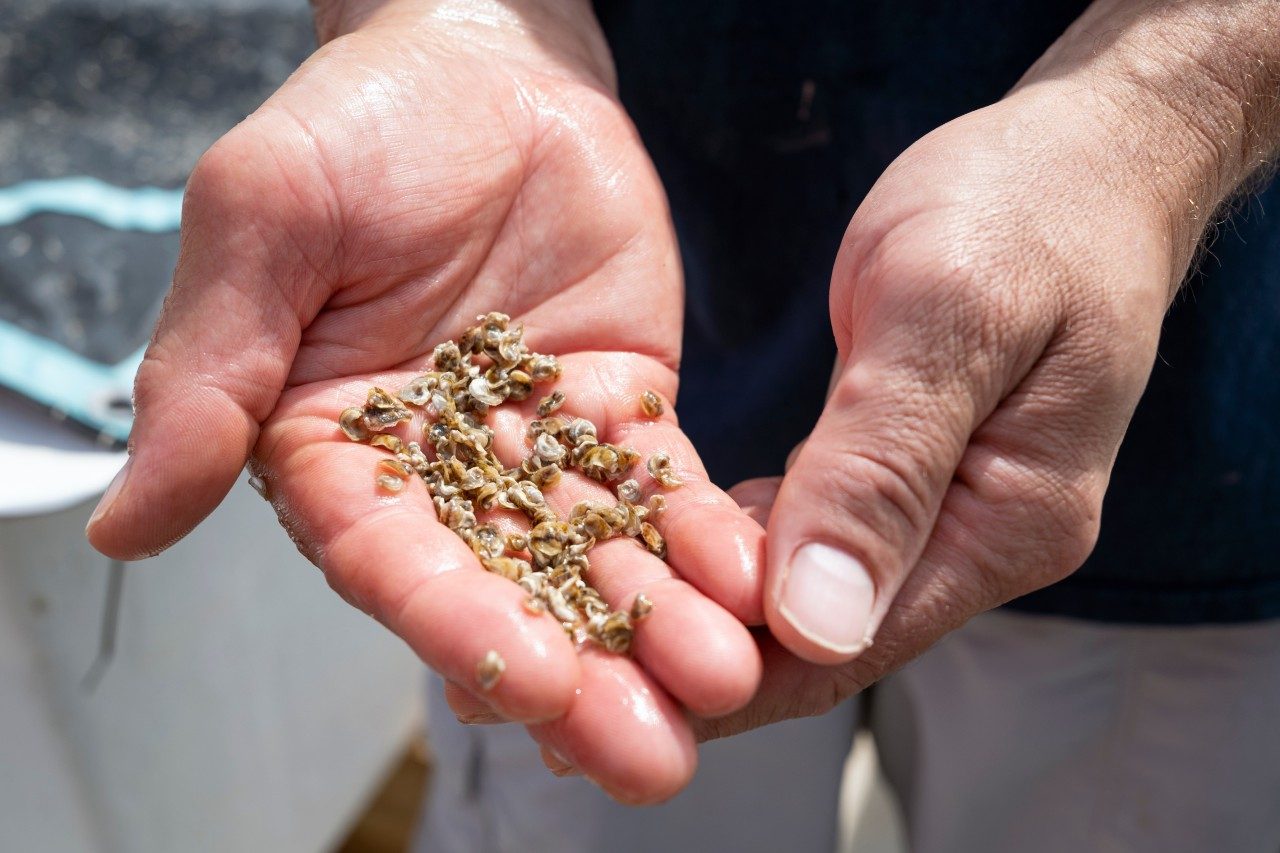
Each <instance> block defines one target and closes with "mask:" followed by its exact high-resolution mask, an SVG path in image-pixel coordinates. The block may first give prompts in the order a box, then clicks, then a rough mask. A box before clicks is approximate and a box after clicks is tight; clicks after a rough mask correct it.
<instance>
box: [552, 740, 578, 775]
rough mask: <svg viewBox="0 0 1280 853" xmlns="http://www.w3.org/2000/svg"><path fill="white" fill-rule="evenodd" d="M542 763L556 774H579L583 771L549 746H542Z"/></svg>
mask: <svg viewBox="0 0 1280 853" xmlns="http://www.w3.org/2000/svg"><path fill="white" fill-rule="evenodd" d="M542 763H543V764H545V765H546V766H547V769H548V770H550V771H551V773H552V775H554V776H578V775H580V774H581V772H582V771H580V770H578V769H577V768H576V767H574V766H573V765H572V764H570V763H569V762H568V760H567V759H566V758H565V757H564V756H563V755H561V754H560V753H558V752H556V751H555V750H554V749H552V748H551V747H549V746H544V747H542Z"/></svg>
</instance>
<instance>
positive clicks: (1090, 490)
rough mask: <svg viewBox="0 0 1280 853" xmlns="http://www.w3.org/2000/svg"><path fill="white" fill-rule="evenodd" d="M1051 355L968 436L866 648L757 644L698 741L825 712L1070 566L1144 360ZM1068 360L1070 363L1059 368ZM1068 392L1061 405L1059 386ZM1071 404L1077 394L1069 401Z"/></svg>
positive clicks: (1096, 506)
mask: <svg viewBox="0 0 1280 853" xmlns="http://www.w3.org/2000/svg"><path fill="white" fill-rule="evenodd" d="M1064 355H1065V353H1064V352H1062V351H1056V352H1051V354H1050V355H1048V356H1047V357H1046V358H1045V360H1044V361H1042V362H1041V363H1040V364H1039V365H1037V367H1036V368H1035V369H1033V370H1032V371H1031V372H1030V373H1029V374H1028V375H1027V377H1026V379H1025V380H1024V381H1023V382H1022V384H1021V385H1020V387H1019V389H1018V390H1017V391H1015V392H1014V393H1013V394H1011V395H1009V397H1008V398H1006V400H1005V401H1004V402H1003V403H1002V404H1001V406H1000V407H999V409H997V411H996V412H995V413H994V414H993V415H992V416H991V417H989V418H988V419H987V420H986V421H985V422H984V423H983V424H982V425H981V426H980V427H979V428H978V429H977V430H976V431H975V432H974V435H973V437H972V440H971V442H970V444H969V446H968V448H967V449H966V450H965V453H964V456H963V458H962V459H961V461H960V464H959V465H958V466H957V469H956V473H955V477H954V478H953V480H952V482H951V483H950V485H949V486H948V489H947V493H946V497H945V499H944V501H943V504H942V508H941V510H940V512H939V514H938V519H937V523H936V524H935V525H934V529H933V535H932V536H931V538H930V540H929V543H928V545H927V546H926V547H925V550H924V552H923V554H922V555H921V557H920V560H919V561H918V562H917V564H916V566H915V567H914V568H913V570H912V571H911V573H910V575H909V577H908V578H907V579H906V581H905V583H904V584H903V586H902V588H901V589H900V590H899V591H898V594H897V596H896V597H895V599H894V601H893V604H892V606H891V607H890V609H889V612H888V613H887V614H886V616H885V618H884V621H883V622H882V624H881V626H880V631H879V634H878V636H877V640H876V644H875V646H874V647H872V648H870V649H868V650H867V651H866V653H864V654H862V655H860V656H859V657H858V658H857V659H856V660H853V661H851V662H849V663H847V664H844V665H843V666H835V667H831V666H815V665H813V664H810V663H808V662H806V661H803V660H801V659H799V658H796V657H793V656H791V655H789V654H786V653H784V652H783V650H782V649H780V648H776V647H774V646H773V644H772V643H771V641H770V640H768V639H765V640H763V641H762V643H761V646H762V656H763V658H764V675H763V677H762V679H761V685H760V690H759V691H758V692H757V694H756V696H755V698H754V699H753V700H752V701H751V703H750V704H749V705H748V706H746V707H745V708H742V709H741V710H739V711H737V712H735V713H733V714H730V715H727V716H725V717H721V718H717V719H714V720H701V721H698V723H697V727H696V729H697V735H698V738H699V740H708V739H711V738H716V737H725V736H729V735H733V734H737V733H739V732H742V731H746V730H749V729H753V728H757V727H759V726H762V725H767V724H769V723H773V722H777V721H779V720H782V719H787V718H790V717H794V716H806V715H811V714H819V713H823V712H825V711H826V710H827V709H829V708H830V707H831V706H832V705H834V704H835V703H837V702H840V701H843V700H844V699H846V698H848V697H850V696H852V695H854V694H856V693H858V692H859V691H861V690H863V689H865V688H866V687H868V686H870V685H871V684H874V683H875V682H876V681H877V680H879V679H880V678H883V677H884V676H885V675H887V674H889V673H890V672H892V671H894V670H895V669H897V668H899V667H901V666H903V665H905V664H906V663H908V662H909V661H911V660H912V659H913V658H915V657H916V656H917V655H919V654H921V653H922V652H924V651H925V650H926V649H928V648H929V647H930V646H931V645H932V644H933V643H935V642H936V641H937V640H938V639H939V638H940V637H942V636H944V635H945V634H946V633H948V632H950V631H952V630H954V629H956V628H958V627H960V626H961V625H963V624H964V623H965V622H966V621H968V619H969V618H971V617H972V616H974V615H976V614H978V613H981V612H984V611H986V610H989V609H991V608H993V607H996V606H999V605H1000V604H1003V603H1005V602H1007V601H1009V600H1010V599H1013V598H1016V597H1018V596H1020V595H1024V594H1026V593H1028V592H1030V591H1032V590H1035V589H1039V588H1041V587H1043V586H1046V585H1048V584H1050V583H1053V582H1055V581H1057V580H1060V579H1061V578H1063V577H1065V576H1066V575H1068V574H1070V573H1071V572H1072V571H1074V570H1075V569H1076V568H1077V567H1079V565H1080V564H1081V563H1082V562H1084V560H1085V558H1086V557H1087V556H1088V554H1089V552H1090V550H1092V548H1093V544H1094V542H1095V541H1096V537H1097V534H1098V528H1099V522H1100V516H1101V509H1102V498H1103V494H1104V492H1105V489H1106V483H1107V479H1108V475H1109V472H1110V470H1111V467H1112V465H1113V464H1114V461H1115V454H1116V450H1117V448H1118V446H1119V443H1120V440H1121V438H1122V437H1123V433H1124V427H1125V424H1126V423H1128V420H1129V417H1130V416H1131V414H1132V405H1133V401H1134V400H1136V394H1135V393H1134V392H1135V388H1137V387H1140V386H1141V383H1142V382H1143V381H1144V379H1145V371H1146V369H1147V367H1148V365H1147V362H1146V359H1145V358H1143V357H1138V358H1133V359H1129V358H1124V359H1122V360H1123V361H1124V362H1125V364H1124V365H1122V366H1119V367H1117V365H1115V364H1106V363H1102V364H1099V363H1096V362H1095V361H1094V360H1092V359H1088V358H1079V359H1071V358H1065V357H1064ZM1073 362H1074V367H1072V366H1070V365H1071V364H1072V363H1073ZM1064 388H1070V389H1073V391H1074V393H1073V395H1072V396H1071V397H1070V398H1068V397H1064V396H1063V395H1062V394H1061V389H1064ZM1077 395H1078V396H1077Z"/></svg>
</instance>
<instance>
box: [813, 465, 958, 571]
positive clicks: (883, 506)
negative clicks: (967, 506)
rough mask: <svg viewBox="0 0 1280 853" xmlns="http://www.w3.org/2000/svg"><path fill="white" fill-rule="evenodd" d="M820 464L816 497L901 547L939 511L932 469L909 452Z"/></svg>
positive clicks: (894, 545) (887, 543) (896, 546)
mask: <svg viewBox="0 0 1280 853" xmlns="http://www.w3.org/2000/svg"><path fill="white" fill-rule="evenodd" d="M814 461H815V462H816V463H817V464H818V466H819V467H818V469H817V470H818V474H819V476H818V482H817V484H816V488H817V489H818V493H819V494H821V495H823V496H825V499H826V500H827V501H828V502H830V503H831V504H833V505H835V506H836V507H838V508H839V509H840V510H841V511H842V512H844V513H846V514H848V515H851V516H853V517H854V518H857V519H858V520H860V521H861V522H862V523H863V524H865V525H867V526H868V527H869V528H870V529H871V530H872V531H873V532H875V533H876V534H877V535H878V536H879V537H881V538H883V539H885V540H888V541H886V542H885V544H886V545H888V546H890V547H891V548H893V549H900V548H901V547H902V545H903V544H904V543H905V541H906V540H907V539H908V538H909V537H910V535H911V533H912V532H914V531H923V530H927V529H928V526H929V523H930V520H931V519H932V517H933V514H934V511H935V509H936V507H935V504H936V499H935V497H934V495H933V488H932V485H931V482H930V481H931V479H932V478H931V476H930V474H929V471H928V465H927V464H926V463H924V462H922V461H921V457H920V456H919V455H918V454H916V453H913V452H911V451H909V450H907V449H905V448H901V447H890V448H884V449H878V450H860V451H854V452H845V453H842V454H839V455H838V456H836V458H833V459H828V460H820V459H818V460H814Z"/></svg>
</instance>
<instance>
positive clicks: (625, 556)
mask: <svg viewBox="0 0 1280 853" xmlns="http://www.w3.org/2000/svg"><path fill="white" fill-rule="evenodd" d="M591 561H592V568H591V572H590V578H591V584H592V585H593V586H594V587H595V588H596V589H597V590H599V591H600V594H601V595H602V596H603V597H604V599H605V600H606V601H607V602H609V605H610V606H611V607H614V608H618V609H627V608H629V607H630V606H631V603H632V602H633V601H634V600H635V598H636V595H638V594H639V593H641V592H643V593H644V594H645V595H646V596H647V597H648V598H649V599H650V600H651V601H652V602H653V610H652V612H651V613H650V614H649V615H648V616H646V617H645V618H644V620H643V621H641V622H639V623H637V624H636V626H635V637H634V639H633V640H632V643H631V653H632V655H633V656H634V657H635V659H636V661H637V662H639V663H640V664H641V665H642V666H643V667H644V669H645V670H646V671H647V672H649V673H651V674H652V675H653V677H654V678H656V679H657V680H658V682H659V683H660V684H661V685H662V686H663V687H664V688H665V689H666V690H667V691H668V692H670V693H671V694H672V695H673V696H675V697H676V698H677V699H678V700H679V701H680V702H681V703H682V704H684V705H685V706H686V707H687V708H689V710H691V711H692V712H693V713H695V714H699V715H702V716H718V715H720V714H727V713H729V712H730V711H733V710H735V709H737V708H740V707H741V706H743V705H745V704H746V703H747V702H748V701H749V700H750V699H751V696H752V694H754V693H755V690H756V686H757V684H758V683H759V680H760V657H759V654H758V653H757V652H756V648H755V644H754V643H753V642H752V640H751V635H750V634H749V633H748V632H747V629H746V628H745V627H744V626H743V625H742V623H741V622H739V621H738V620H737V619H735V618H734V617H733V616H732V615H731V614H730V613H729V612H728V611H726V610H725V609H724V608H722V607H720V606H719V605H718V604H716V603H715V602H714V601H712V600H711V599H709V598H707V597H706V596H704V595H703V594H702V593H700V592H699V591H698V590H696V589H694V588H693V587H692V586H690V585H689V584H688V583H686V582H685V581H683V580H681V579H680V578H677V577H675V576H674V575H673V574H672V573H671V569H670V567H669V566H667V565H666V564H665V563H663V562H662V561H661V560H659V559H657V558H656V557H654V556H653V555H651V554H649V553H648V552H646V551H644V550H643V549H642V548H641V547H639V546H638V545H637V544H636V543H635V542H631V541H627V540H624V539H614V540H610V541H608V542H605V543H602V544H600V545H597V546H596V547H595V548H594V549H593V550H592V552H591Z"/></svg>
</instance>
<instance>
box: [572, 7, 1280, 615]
mask: <svg viewBox="0 0 1280 853" xmlns="http://www.w3.org/2000/svg"><path fill="white" fill-rule="evenodd" d="M1085 5H1086V4H1085V3H1081V2H1063V0H1050V1H1049V2H1041V3H1016V2H1001V0H976V2H969V3H950V2H943V0H912V2H898V3H886V2H833V1H832V0H806V2H798V3H785V4H782V3H763V2H750V0H739V2H733V1H732V0H723V1H722V2H710V3H698V4H686V3H674V2H660V0H646V2H633V0H619V2H598V3H597V11H598V13H599V15H600V18H601V21H602V23H603V25H604V27H605V30H606V33H607V35H608V37H609V41H610V44H611V46H612V48H613V50H614V55H615V58H616V61H617V64H618V72H619V79H620V86H621V92H622V97H623V101H624V102H625V104H626V105H627V108H628V109H629V111H630V112H631V115H632V117H633V118H634V120H635V122H636V124H637V126H638V127H639V129H640V132H641V135H642V136H643V138H644V140H645V143H646V145H647V146H648V147H649V150H650V152H651V153H652V155H653V158H654V161H655V163H656V164H657V168H658V171H659V172H660V173H661V175H662V177H663V179H664V181H665V184H666V187H667V191H668V194H669V196H670V199H671V205H672V208H673V215H674V218H675V221H676V226H677V229H678V232H679V235H680V240H681V249H682V251H683V253H684V259H685V267H686V275H687V282H688V294H689V295H688V307H687V319H686V329H685V356H684V365H683V368H682V373H681V376H682V378H681V394H680V401H679V412H680V418H681V422H682V424H683V425H684V426H685V428H686V430H687V431H688V432H689V434H690V435H691V437H692V438H693V441H694V443H695V444H696V445H697V446H698V449H699V451H700V452H701V453H702V456H703V459H704V460H705V461H706V463H707V465H708V468H709V470H710V471H711V473H712V476H713V477H714V478H715V479H716V480H717V482H720V483H721V484H724V485H726V486H727V485H731V484H732V483H733V482H735V481H737V480H740V479H743V478H745V477H753V476H760V475H768V474H776V473H779V472H780V471H781V470H782V466H783V462H784V460H785V458H786V455H787V453H788V452H789V451H790V449H791V448H792V446H794V445H795V444H796V443H797V442H798V441H800V440H801V439H802V438H804V436H805V435H806V433H807V432H808V430H809V429H810V428H811V427H812V425H813V423H814V421H815V420H816V418H817V416H818V413H819V412H820V411H821V406H822V399H823V394H824V392H825V389H826V384H827V377H828V373H829V370H830V367H831V365H832V364H833V360H834V353H835V350H834V345H833V343H832V339H831V330H830V323H829V314H828V310H827V290H828V284H829V277H830V272H831V263H832V261H833V260H834V258H835V253H836V249H837V247H838V244H839V240H840V237H841V235H842V234H843V232H844V229H845V226H846V225H847V224H848V221H849V218H850V216H851V215H852V214H853V211H854V209H855V208H856V207H857V204H858V202H859V201H860V200H861V198H862V197H863V195H864V194H865V193H866V192H867V190H868V189H869V188H870V187H871V185H872V183H874V181H875V180H876V178H877V177H878V176H879V174H880V173H881V172H882V171H883V170H884V168H885V167H886V166H888V165H889V163H890V162H891V161H892V160H893V159H894V158H895V157H896V156H897V155H898V154H899V153H901V152H902V151H903V150H904V149H905V148H907V147H908V146H909V145H910V144H911V143H912V142H914V141H915V140H916V139H918V138H919V137H921V136H923V135H924V134H925V133H927V132H929V131H930V130H932V129H933V128H935V127H937V126H938V125H940V124H942V123H944V122H946V121H948V120H950V119H952V118H955V117H956V116H959V115H962V114H963V113H966V112H969V111H971V110H973V109H976V108H979V107H981V106H984V105H986V104H989V103H992V102H993V101H995V100H998V99H999V98H1000V97H1001V96H1002V94H1003V93H1004V92H1005V91H1007V90H1008V89H1009V88H1010V87H1012V85H1013V84H1014V83H1015V82H1016V81H1017V79H1018V78H1019V77H1020V76H1021V75H1022V73H1023V72H1024V71H1025V70H1026V68H1027V67H1028V66H1030V65H1031V63H1032V62H1034V61H1035V59H1036V58H1037V57H1038V56H1039V55H1040V54H1041V53H1042V52H1043V51H1044V50H1045V48H1047V47H1048V46H1049V45H1050V44H1051V43H1052V42H1053V40H1054V39H1055V38H1057V36H1058V35H1059V34H1060V33H1061V32H1062V31H1063V30H1064V29H1065V28H1066V27H1067V25H1068V24H1069V23H1070V22H1071V21H1072V20H1073V19H1074V18H1075V17H1076V16H1077V15H1078V14H1079V13H1080V12H1081V11H1082V10H1083V8H1084V7H1085ZM1277 207H1280V189H1277V188H1276V187H1272V188H1270V189H1267V190H1266V191H1265V192H1263V193H1261V194H1259V195H1258V196H1257V197H1256V198H1254V199H1252V200H1250V201H1249V203H1247V204H1245V205H1242V208H1241V210H1240V212H1239V215H1237V216H1235V217H1234V218H1233V219H1232V221H1231V223H1230V224H1229V225H1227V226H1226V227H1223V228H1222V229H1220V230H1219V233H1218V234H1217V236H1216V239H1215V240H1214V241H1213V243H1212V246H1211V251H1210V252H1209V253H1208V254H1207V256H1206V261H1205V262H1204V264H1203V265H1202V267H1201V269H1200V271H1199V272H1198V273H1197V274H1196V275H1195V276H1194V277H1193V278H1192V280H1191V281H1190V282H1189V285H1188V287H1187V288H1186V290H1185V291H1184V293H1183V296H1182V297H1181V298H1180V299H1179V300H1178V303H1177V305H1176V306H1175V307H1174V309H1173V310H1172V312H1171V313H1170V315H1169V317H1168V320H1167V323H1166V328H1165V333H1164V336H1163V339H1162V341H1161V345H1160V358H1159V360H1158V362H1157V364H1156V367H1155V372H1154V374H1153V376H1152V380H1151V384H1150V387H1149V389H1148V390H1147V393H1146V395H1145V396H1144V398H1143V400H1142V403H1141V405H1140V407H1139V409H1138V414H1137V417H1136V418H1135V419H1134V421H1133V424H1132V426H1131V428H1130V430H1129V434H1128V437H1127V439H1126V441H1125V443H1124V446H1123V448H1122V450H1121V453H1120V458H1119V461H1118V463H1117V465H1116V470H1115V474H1114V477H1113V481H1112V485H1111V489H1110V491H1109V493H1108V496H1107V499H1106V504H1105V506H1104V511H1103V525H1102V535H1101V539H1100V541H1099V543H1098V547H1097V549H1096V551H1095V552H1094V554H1093V556H1092V557H1091V558H1090V559H1089V561H1088V562H1087V563H1086V565H1085V566H1084V567H1083V568H1082V569H1080V571H1079V572H1077V573H1076V574H1075V575H1073V576H1072V577H1070V578H1069V579H1067V580H1066V581H1064V582H1062V583H1059V584H1057V585H1055V586H1053V587H1050V588H1048V589H1046V590H1043V591H1041V592H1038V593H1036V594H1034V595H1031V596H1028V597H1027V598H1025V599H1022V600H1020V601H1018V602H1014V604H1013V605H1012V606H1014V607H1018V608H1022V609H1027V610H1035V611H1039V612H1045V613H1056V614H1062V615H1069V616H1078V617H1084V618H1093V619H1103V620H1109V621H1125V622H1164V623H1191V622H1220V621H1239V620H1250V619H1263V618H1273V617H1276V616H1280V560H1277V558H1276V557H1274V556H1273V555H1272V553H1271V551H1270V548H1269V545H1270V540H1271V534H1273V533H1274V532H1275V531H1277V530H1280V430H1277V428H1276V422H1277V420H1278V419H1280V383H1277V382H1276V378H1275V374H1276V371H1277V368H1278V367H1280V352H1277V350H1278V349H1280V263H1277V261H1280V226H1278V223H1280V219H1277V213H1276V208H1277ZM1268 212H1270V213H1271V215H1270V216H1268ZM730 392H731V393H730Z"/></svg>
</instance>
